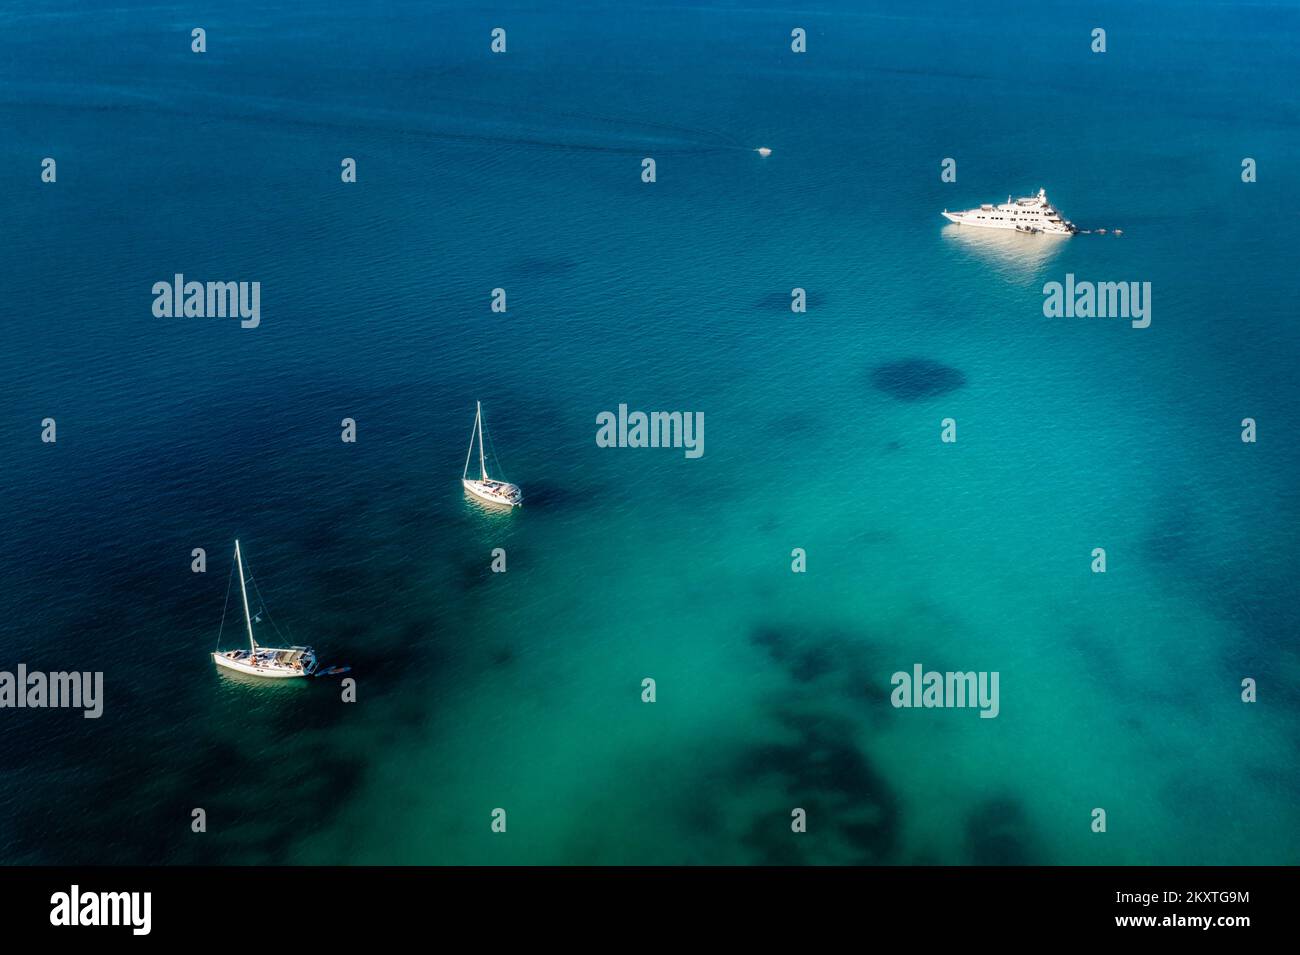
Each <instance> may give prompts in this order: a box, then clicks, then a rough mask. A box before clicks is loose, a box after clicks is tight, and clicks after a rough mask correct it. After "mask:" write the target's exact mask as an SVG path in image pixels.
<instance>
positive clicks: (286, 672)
mask: <svg viewBox="0 0 1300 955" xmlns="http://www.w3.org/2000/svg"><path fill="white" fill-rule="evenodd" d="M212 659H213V661H214V662H215V663H216V664H217V666H219V667H225V668H226V669H227V670H234V671H235V672H236V673H245V674H247V675H249V676H260V677H265V678H266V679H268V680H293V679H301V678H303V677H308V676H311V674H312V671H313V670H314V669H315V667H316V661H315V659H314V658H313V659H312V661H311V662H310V663H309V664H308V665H307V666H304V667H302V668H301V669H294V668H292V667H287V666H282V665H279V664H273V663H272V664H263V663H249V662H248V660H247V658H239V659H237V658H234V657H229V656H226V654H224V653H213V654H212Z"/></svg>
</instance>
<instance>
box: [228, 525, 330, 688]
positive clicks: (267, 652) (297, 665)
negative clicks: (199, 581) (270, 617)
mask: <svg viewBox="0 0 1300 955" xmlns="http://www.w3.org/2000/svg"><path fill="white" fill-rule="evenodd" d="M235 569H236V570H237V571H238V572H239V597H240V600H241V601H242V602H243V605H244V625H245V626H246V627H247V628H248V647H249V648H248V649H247V650H226V651H225V652H222V651H221V650H220V649H218V650H217V651H216V652H214V653H213V654H212V659H213V660H214V661H215V662H216V664H217V666H220V667H225V668H226V669H227V670H235V671H236V672H238V673H246V674H248V675H250V676H264V677H270V678H272V679H285V678H289V677H305V676H311V675H312V673H313V672H314V671H315V670H316V652H315V651H314V650H313V649H312V648H311V647H299V646H293V647H263V646H259V645H258V643H257V639H256V638H255V637H254V636H253V618H252V615H251V614H250V613H249V612H248V587H247V584H246V581H245V577H244V558H243V555H242V554H241V553H240V551H239V541H235ZM253 586H254V588H256V587H257V582H256V581H254V582H253ZM226 602H227V606H229V602H230V591H229V588H227V591H226ZM257 618H258V620H259V621H260V620H261V619H262V611H260V610H259V611H258V614H257ZM225 622H226V615H225V613H224V611H223V612H222V615H221V623H222V627H223V629H224V627H225ZM218 647H220V637H218Z"/></svg>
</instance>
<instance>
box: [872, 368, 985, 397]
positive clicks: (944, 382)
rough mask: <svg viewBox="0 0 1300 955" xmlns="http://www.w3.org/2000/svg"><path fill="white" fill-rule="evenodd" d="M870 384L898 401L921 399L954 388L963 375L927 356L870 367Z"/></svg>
mask: <svg viewBox="0 0 1300 955" xmlns="http://www.w3.org/2000/svg"><path fill="white" fill-rule="evenodd" d="M871 384H872V385H873V386H874V387H875V388H876V389H877V390H878V391H883V392H885V394H887V395H891V396H893V397H894V398H897V399H898V400H899V401H921V400H923V399H925V398H937V397H939V396H940V395H946V394H948V393H949V392H953V391H956V390H957V389H958V388H961V387H963V386H964V385H965V384H966V376H965V375H964V374H962V373H961V372H960V371H959V370H958V369H956V368H953V367H951V366H949V365H942V364H940V363H939V362H937V361H931V360H930V359H928V358H904V359H903V360H901V361H891V362H887V363H886V364H883V365H878V366H876V367H875V368H874V369H872V372H871Z"/></svg>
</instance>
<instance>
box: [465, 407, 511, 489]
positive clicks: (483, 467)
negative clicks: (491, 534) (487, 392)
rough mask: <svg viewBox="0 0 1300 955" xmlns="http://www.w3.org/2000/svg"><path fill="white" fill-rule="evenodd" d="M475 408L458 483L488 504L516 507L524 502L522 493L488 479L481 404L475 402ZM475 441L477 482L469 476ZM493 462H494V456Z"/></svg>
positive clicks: (509, 485) (501, 482)
mask: <svg viewBox="0 0 1300 955" xmlns="http://www.w3.org/2000/svg"><path fill="white" fill-rule="evenodd" d="M475 406H476V411H475V413H474V430H473V431H472V432H471V433H470V436H469V450H468V451H466V452H465V470H464V471H463V472H462V473H461V476H460V483H461V484H463V485H464V486H465V490H467V491H469V493H471V494H473V495H474V496H475V497H477V498H479V499H480V500H483V501H487V502H488V503H489V504H500V505H502V506H503V507H518V506H519V505H520V504H522V503H523V502H524V494H523V491H521V490H519V488H518V487H517V486H515V485H514V484H510V483H509V482H507V481H498V480H495V479H493V478H490V477H488V471H487V460H486V458H485V457H484V453H483V405H482V403H481V402H475ZM475 441H477V442H478V467H479V478H478V480H474V479H473V478H471V477H470V476H469V460H470V457H471V456H473V454H474V442H475ZM493 460H495V455H494V456H493ZM499 463H500V462H498V464H499Z"/></svg>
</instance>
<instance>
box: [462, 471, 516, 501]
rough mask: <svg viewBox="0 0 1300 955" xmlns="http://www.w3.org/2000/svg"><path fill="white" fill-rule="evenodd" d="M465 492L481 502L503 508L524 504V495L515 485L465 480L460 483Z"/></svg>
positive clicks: (502, 482)
mask: <svg viewBox="0 0 1300 955" xmlns="http://www.w3.org/2000/svg"><path fill="white" fill-rule="evenodd" d="M460 483H461V484H463V485H465V490H467V491H469V493H471V494H473V495H474V496H475V497H477V498H478V499H479V500H481V501H487V502H488V503H489V504H497V505H500V506H501V507H518V506H519V505H520V504H522V503H524V494H523V492H522V491H520V490H519V488H517V487H516V486H515V485H513V484H507V483H506V482H505V481H474V480H471V479H470V478H464V479H462V480H461V482H460Z"/></svg>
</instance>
